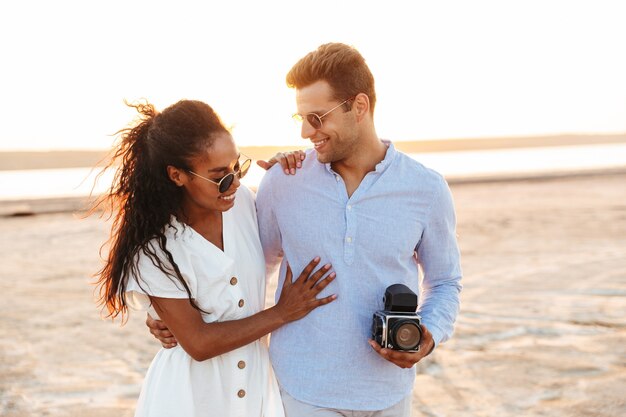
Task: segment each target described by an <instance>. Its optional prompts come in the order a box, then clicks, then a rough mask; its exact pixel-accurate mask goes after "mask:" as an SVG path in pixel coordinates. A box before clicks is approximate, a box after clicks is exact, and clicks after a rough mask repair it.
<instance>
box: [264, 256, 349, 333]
mask: <svg viewBox="0 0 626 417" xmlns="http://www.w3.org/2000/svg"><path fill="white" fill-rule="evenodd" d="M319 262H320V258H319V257H316V258H315V259H313V260H312V261H311V262H309V264H308V265H307V266H306V267H305V268H304V270H302V273H301V274H300V276H299V277H298V279H296V280H295V281H293V282H292V277H293V275H292V273H291V268H290V267H289V265H287V274H286V275H285V282H284V283H283V289H282V291H281V293H280V299H279V300H278V302H277V303H276V305H275V306H274V308H275V309H276V311H277V312H278V314H279V315H280V317H281V318H282V319H283V320H284V321H285V322H291V321H295V320H299V319H301V318H302V317H304V316H306V315H307V314H309V313H310V312H311V311H312V310H314V309H315V308H317V307H319V306H322V305H325V304H328V303H330V302H332V301H334V300H335V299H336V298H337V295H336V294H333V295H329V296H328V297H324V298H317V295H318V294H319V293H320V292H321V291H322V290H323V289H324V288H326V286H327V285H328V284H330V283H331V282H332V281H333V280H334V279H335V276H336V274H335V273H334V272H331V273H330V274H328V276H326V277H325V278H323V279H322V277H323V276H324V275H325V274H326V273H328V271H330V268H331V265H330V264H326V265H324V266H323V267H321V268H320V269H318V270H317V271H315V272H314V273H313V269H314V268H315V267H316V266H317V264H318V263H319Z"/></svg>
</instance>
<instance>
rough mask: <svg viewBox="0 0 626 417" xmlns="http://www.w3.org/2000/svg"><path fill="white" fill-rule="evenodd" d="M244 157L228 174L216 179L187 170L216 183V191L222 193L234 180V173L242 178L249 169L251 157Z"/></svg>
mask: <svg viewBox="0 0 626 417" xmlns="http://www.w3.org/2000/svg"><path fill="white" fill-rule="evenodd" d="M244 156H245V155H244ZM246 158H247V159H246V160H245V161H243V163H242V164H239V163H237V164H238V165H239V168H236V167H235V171H234V172H229V173H228V174H226V175H224V176H223V177H222V178H220V179H219V180H218V181H213V180H212V179H210V178H206V177H203V176H202V175H199V174H196V173H195V172H193V171H191V170H188V172H189V173H190V174H192V175H195V176H196V177H199V178H202V179H203V180H206V181H209V182H212V183H213V184H216V185H217V189H218V191H219V192H220V193H222V194H223V193H225V192H226V191H228V189H229V188H230V186H231V185H232V184H233V181H234V180H235V175H236V176H237V178H243V177H244V176H245V175H246V174H247V173H248V170H249V169H250V165H251V164H252V159H250V158H248V157H246Z"/></svg>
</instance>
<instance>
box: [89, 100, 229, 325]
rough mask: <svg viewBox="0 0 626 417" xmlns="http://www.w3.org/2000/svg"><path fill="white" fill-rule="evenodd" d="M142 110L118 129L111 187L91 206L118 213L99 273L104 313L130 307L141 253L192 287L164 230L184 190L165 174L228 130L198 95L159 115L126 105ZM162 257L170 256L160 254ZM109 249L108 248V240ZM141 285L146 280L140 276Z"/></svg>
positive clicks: (151, 108) (150, 109) (110, 165)
mask: <svg viewBox="0 0 626 417" xmlns="http://www.w3.org/2000/svg"><path fill="white" fill-rule="evenodd" d="M126 104H127V105H128V106H130V107H133V108H135V109H136V110H137V112H138V113H139V117H138V119H136V120H135V122H134V123H133V124H131V126H130V127H127V128H125V129H122V130H120V131H118V132H117V133H116V135H118V139H119V141H118V143H117V144H116V146H115V147H114V149H113V150H112V155H111V158H110V160H109V162H108V165H107V166H106V167H105V168H104V169H103V172H104V171H105V170H107V169H109V168H113V167H115V175H114V179H113V183H112V185H111V187H110V189H109V190H108V191H107V192H106V193H104V194H103V195H102V196H101V197H100V198H99V199H98V200H96V202H95V203H94V205H93V206H92V212H93V211H94V210H95V209H97V208H102V206H105V207H104V209H105V212H106V211H108V212H109V213H110V215H111V216H112V217H113V223H112V227H111V235H110V238H109V240H108V241H107V243H105V246H108V247H109V253H108V255H107V257H106V259H105V265H104V267H103V268H102V269H101V270H100V271H99V272H98V274H97V276H98V281H97V285H98V287H99V303H100V305H102V306H103V309H106V310H107V311H108V314H107V315H106V317H111V318H115V317H117V316H118V315H119V314H120V313H121V314H122V321H124V316H125V315H126V313H127V312H128V305H127V302H126V297H125V291H126V287H127V284H128V280H129V279H130V277H134V278H135V279H138V277H140V271H138V260H139V255H140V254H141V253H143V254H144V255H145V256H148V257H149V258H150V260H151V261H152V263H153V264H154V265H155V266H156V267H158V268H159V269H160V270H161V271H163V273H164V274H166V275H167V276H168V277H169V278H170V279H172V280H175V281H176V282H177V283H180V284H181V285H182V287H184V289H185V290H186V291H187V294H188V296H189V300H190V302H191V304H192V305H193V306H194V307H195V308H198V309H199V307H198V306H197V304H196V303H195V300H193V299H192V295H191V291H190V289H189V287H188V286H187V283H186V282H185V280H184V279H183V277H182V275H181V273H180V270H179V268H178V265H177V264H176V262H175V260H174V259H173V257H172V254H171V253H170V252H169V251H168V250H167V248H166V237H165V234H164V231H165V228H166V226H168V225H170V226H171V218H172V216H176V215H177V214H179V213H180V210H181V202H182V198H183V190H182V188H181V187H177V186H176V185H175V184H174V183H173V182H172V181H171V180H170V179H169V177H168V174H167V167H168V166H170V165H171V166H174V167H177V168H180V169H184V170H188V169H190V166H189V163H190V161H191V160H192V159H193V158H194V157H197V156H198V155H202V154H203V153H206V151H207V149H209V148H210V147H211V146H212V144H213V141H214V139H215V137H216V135H220V134H223V133H227V134H228V130H227V129H226V128H225V127H224V125H223V123H222V121H221V120H220V118H219V116H218V115H217V114H216V113H215V112H214V111H213V109H212V108H211V107H210V106H209V105H207V104H206V103H203V102H201V101H194V100H181V101H179V102H177V103H176V104H173V105H172V106H170V107H168V108H166V109H165V110H163V111H162V112H161V113H159V112H158V111H156V110H155V108H154V106H153V105H152V104H149V103H147V102H143V103H134V104H129V103H126ZM156 246H158V252H160V253H162V254H164V255H165V258H166V259H163V257H162V256H161V257H160V256H159V254H158V253H157V249H156ZM103 248H104V246H103ZM138 283H139V285H141V282H139V279H138Z"/></svg>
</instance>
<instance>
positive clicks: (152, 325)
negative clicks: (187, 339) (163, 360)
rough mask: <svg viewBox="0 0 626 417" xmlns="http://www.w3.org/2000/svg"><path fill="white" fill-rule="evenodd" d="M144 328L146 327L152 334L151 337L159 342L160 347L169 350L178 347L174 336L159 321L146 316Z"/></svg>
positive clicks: (148, 315)
mask: <svg viewBox="0 0 626 417" xmlns="http://www.w3.org/2000/svg"><path fill="white" fill-rule="evenodd" d="M146 326H148V328H149V329H150V333H152V335H153V336H154V337H156V338H157V339H158V340H159V342H161V346H163V347H164V348H165V349H170V348H173V347H175V346H176V345H178V342H176V338H175V337H174V335H173V334H172V333H171V332H170V331H169V329H168V328H167V326H166V325H165V323H163V322H162V321H161V320H155V319H153V318H152V317H151V316H150V314H147V317H146Z"/></svg>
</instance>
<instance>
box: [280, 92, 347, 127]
mask: <svg viewBox="0 0 626 417" xmlns="http://www.w3.org/2000/svg"><path fill="white" fill-rule="evenodd" d="M350 100H354V97H350V98H348V99H346V100H344V101H342V102H341V103H339V104H338V105H336V106H335V107H333V108H332V109H330V110H328V111H327V112H326V113H324V114H322V115H321V116H320V115H318V114H317V113H309V114H307V115H306V116H302V115H301V114H298V113H296V114H294V115H293V116H291V117H293V118H294V120H296V121H298V122H303V121H304V119H305V118H306V121H307V122H309V124H310V125H311V126H313V129H315V130H319V129H321V128H322V119H323V118H324V117H326V116H328V115H329V114H330V113H331V112H332V111H334V110H336V109H338V108H339V107H341V106H343V105H344V104H346V103H347V102H348V101H350Z"/></svg>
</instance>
